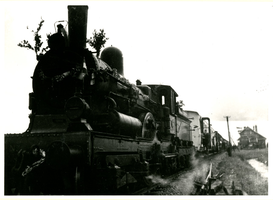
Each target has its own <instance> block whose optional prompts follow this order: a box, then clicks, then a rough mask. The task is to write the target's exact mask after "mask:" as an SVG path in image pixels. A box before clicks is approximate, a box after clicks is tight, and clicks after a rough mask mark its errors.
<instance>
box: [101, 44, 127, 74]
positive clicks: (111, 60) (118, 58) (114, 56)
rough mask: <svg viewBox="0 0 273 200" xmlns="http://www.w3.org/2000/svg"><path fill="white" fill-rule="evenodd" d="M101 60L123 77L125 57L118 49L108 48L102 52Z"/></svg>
mask: <svg viewBox="0 0 273 200" xmlns="http://www.w3.org/2000/svg"><path fill="white" fill-rule="evenodd" d="M101 59H102V60H103V61H104V62H106V63H107V64H108V65H109V66H110V67H111V68H112V69H113V68H116V69H117V71H118V73H119V74H121V75H123V56H122V52H121V51H120V50H119V49H118V48H116V47H112V46H111V47H107V48H105V49H104V50H103V51H102V52H101Z"/></svg>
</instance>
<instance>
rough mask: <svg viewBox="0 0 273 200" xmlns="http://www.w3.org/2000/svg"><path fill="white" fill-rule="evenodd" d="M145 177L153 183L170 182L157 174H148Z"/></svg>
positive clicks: (165, 183) (163, 183)
mask: <svg viewBox="0 0 273 200" xmlns="http://www.w3.org/2000/svg"><path fill="white" fill-rule="evenodd" d="M147 179H149V180H150V181H151V182H152V183H154V184H158V183H159V184H161V185H167V184H169V183H170V181H167V180H164V179H163V178H161V177H160V176H158V175H150V176H148V177H147Z"/></svg>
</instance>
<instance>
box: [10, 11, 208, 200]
mask: <svg viewBox="0 0 273 200" xmlns="http://www.w3.org/2000/svg"><path fill="white" fill-rule="evenodd" d="M87 13H88V7H87V6H68V34H65V32H66V30H65V29H64V27H63V26H62V25H58V31H57V33H55V34H53V35H52V36H51V37H50V38H49V40H48V45H49V47H50V50H49V51H48V52H47V53H46V54H45V55H43V56H42V57H41V58H40V60H39V61H38V64H37V66H36V68H35V71H34V74H33V77H32V81H33V92H32V93H30V94H29V109H30V110H31V114H30V116H29V118H30V123H29V127H28V129H27V130H26V131H25V132H24V133H22V134H5V194H6V195H14V194H44V195H46V194H60V195H63V194H128V193H130V192H132V191H134V190H137V189H139V188H140V187H141V186H142V185H147V184H150V179H149V175H151V174H153V175H159V176H165V175H169V174H172V173H174V172H176V171H177V170H180V169H183V168H185V167H187V166H189V165H190V157H191V156H192V155H193V154H194V151H195V148H194V146H193V142H192V140H191V135H190V134H191V130H190V123H191V121H190V120H189V119H188V118H187V117H186V116H185V115H183V113H182V112H181V110H180V108H179V106H178V103H177V101H176V98H177V96H178V94H177V93H176V92H175V90H174V89H173V88H172V87H171V86H168V85H156V84H155V85H144V84H141V83H140V81H137V83H136V84H132V83H130V82H129V81H128V80H127V79H126V78H125V77H124V76H123V57H122V52H121V51H120V50H119V49H117V48H115V47H108V48H106V49H104V51H103V52H102V54H101V58H97V57H96V56H94V55H93V53H92V52H91V51H89V50H88V49H87V48H86V46H85V45H86V30H87ZM204 119H205V120H207V119H208V118H204Z"/></svg>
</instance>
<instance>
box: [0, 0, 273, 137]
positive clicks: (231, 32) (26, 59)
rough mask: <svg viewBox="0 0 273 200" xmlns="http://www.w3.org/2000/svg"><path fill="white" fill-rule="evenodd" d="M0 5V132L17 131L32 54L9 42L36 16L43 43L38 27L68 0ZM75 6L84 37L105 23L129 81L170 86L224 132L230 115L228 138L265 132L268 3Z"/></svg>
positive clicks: (270, 32) (48, 23)
mask: <svg viewBox="0 0 273 200" xmlns="http://www.w3.org/2000/svg"><path fill="white" fill-rule="evenodd" d="M1 4H2V5H1V8H2V9H3V11H2V12H1V14H2V16H1V18H2V20H3V26H4V30H5V31H4V33H2V34H3V35H1V36H3V39H4V40H3V41H1V44H3V45H1V46H2V47H3V48H4V49H3V51H4V52H3V54H2V55H4V57H3V58H1V62H3V63H1V92H2V95H1V96H2V102H3V103H2V105H1V106H2V109H1V111H2V112H1V132H3V133H7V132H8V133H18V132H23V131H25V130H26V128H27V126H28V123H29V119H28V114H29V113H30V111H29V110H28V93H30V92H31V91H32V86H31V84H32V82H31V78H30V77H31V76H32V73H33V70H34V68H35V66H36V64H37V61H36V59H35V53H34V51H30V50H26V49H23V48H20V47H18V46H17V44H18V43H19V42H20V41H22V40H24V39H26V40H29V41H30V42H33V41H32V40H33V36H32V33H31V30H36V28H37V26H38V23H39V22H40V21H41V18H42V19H44V20H45V22H44V26H43V27H42V31H41V34H42V39H43V40H44V41H45V42H46V34H49V33H54V32H55V29H54V23H55V22H56V21H59V20H67V6H68V5H72V4H73V2H70V3H68V2H52V3H51V2H50V3H42V2H32V1H31V2H23V3H22V2H11V3H7V2H5V3H2V2H1ZM15 4H16V5H15ZM77 4H79V3H77ZM82 5H88V6H89V10H88V31H87V37H88V38H89V37H90V36H92V32H93V30H94V29H96V30H99V29H104V30H105V32H106V36H107V37H109V40H108V41H107V43H106V46H111V45H112V46H115V47H117V48H119V49H120V50H121V51H122V52H123V58H124V76H125V77H126V78H127V79H129V81H130V82H131V83H135V80H136V79H140V80H141V81H142V83H143V84H146V83H147V84H166V85H171V86H172V87H173V88H174V89H175V91H176V92H177V93H178V94H179V97H178V100H183V102H184V104H185V106H184V109H185V110H193V111H197V112H198V113H199V114H200V115H201V116H203V117H210V118H211V123H212V126H213V128H214V129H215V130H217V131H218V132H219V133H220V134H222V135H223V136H224V137H225V138H228V137H227V133H228V131H227V123H226V121H225V120H226V119H225V118H224V116H230V118H229V126H230V131H231V134H232V137H233V138H234V140H236V139H237V138H238V137H239V135H238V133H237V128H236V127H244V126H249V127H250V128H253V126H254V125H258V132H259V133H260V134H262V135H264V136H265V137H269V135H270V134H269V122H268V120H269V113H268V110H269V97H271V95H270V94H271V93H270V90H269V82H270V77H271V75H270V73H271V74H272V72H271V71H270V70H271V69H272V65H273V2H267V3H257V2H250V3H245V2H243V3H240V2H184V1H181V2H177V1H164V2H156V1H149V2H141V1H138V2H125V1H119V2H109V1H103V2H96V1H84V2H83V3H82ZM27 27H28V28H29V29H27ZM32 44H34V42H33V43H32ZM3 59H4V60H3ZM271 100H272V98H271ZM271 102H272V101H271Z"/></svg>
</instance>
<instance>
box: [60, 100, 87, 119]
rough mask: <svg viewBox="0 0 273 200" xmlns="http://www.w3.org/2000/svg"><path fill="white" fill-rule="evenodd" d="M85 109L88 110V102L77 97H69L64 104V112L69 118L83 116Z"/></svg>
mask: <svg viewBox="0 0 273 200" xmlns="http://www.w3.org/2000/svg"><path fill="white" fill-rule="evenodd" d="M87 110H89V106H88V104H87V103H86V102H85V100H83V99H81V98H79V97H71V98H70V99H69V100H68V101H67V103H66V105H65V113H66V115H67V117H68V118H69V119H71V120H76V119H80V118H82V117H84V115H85V113H86V111H87Z"/></svg>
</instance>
